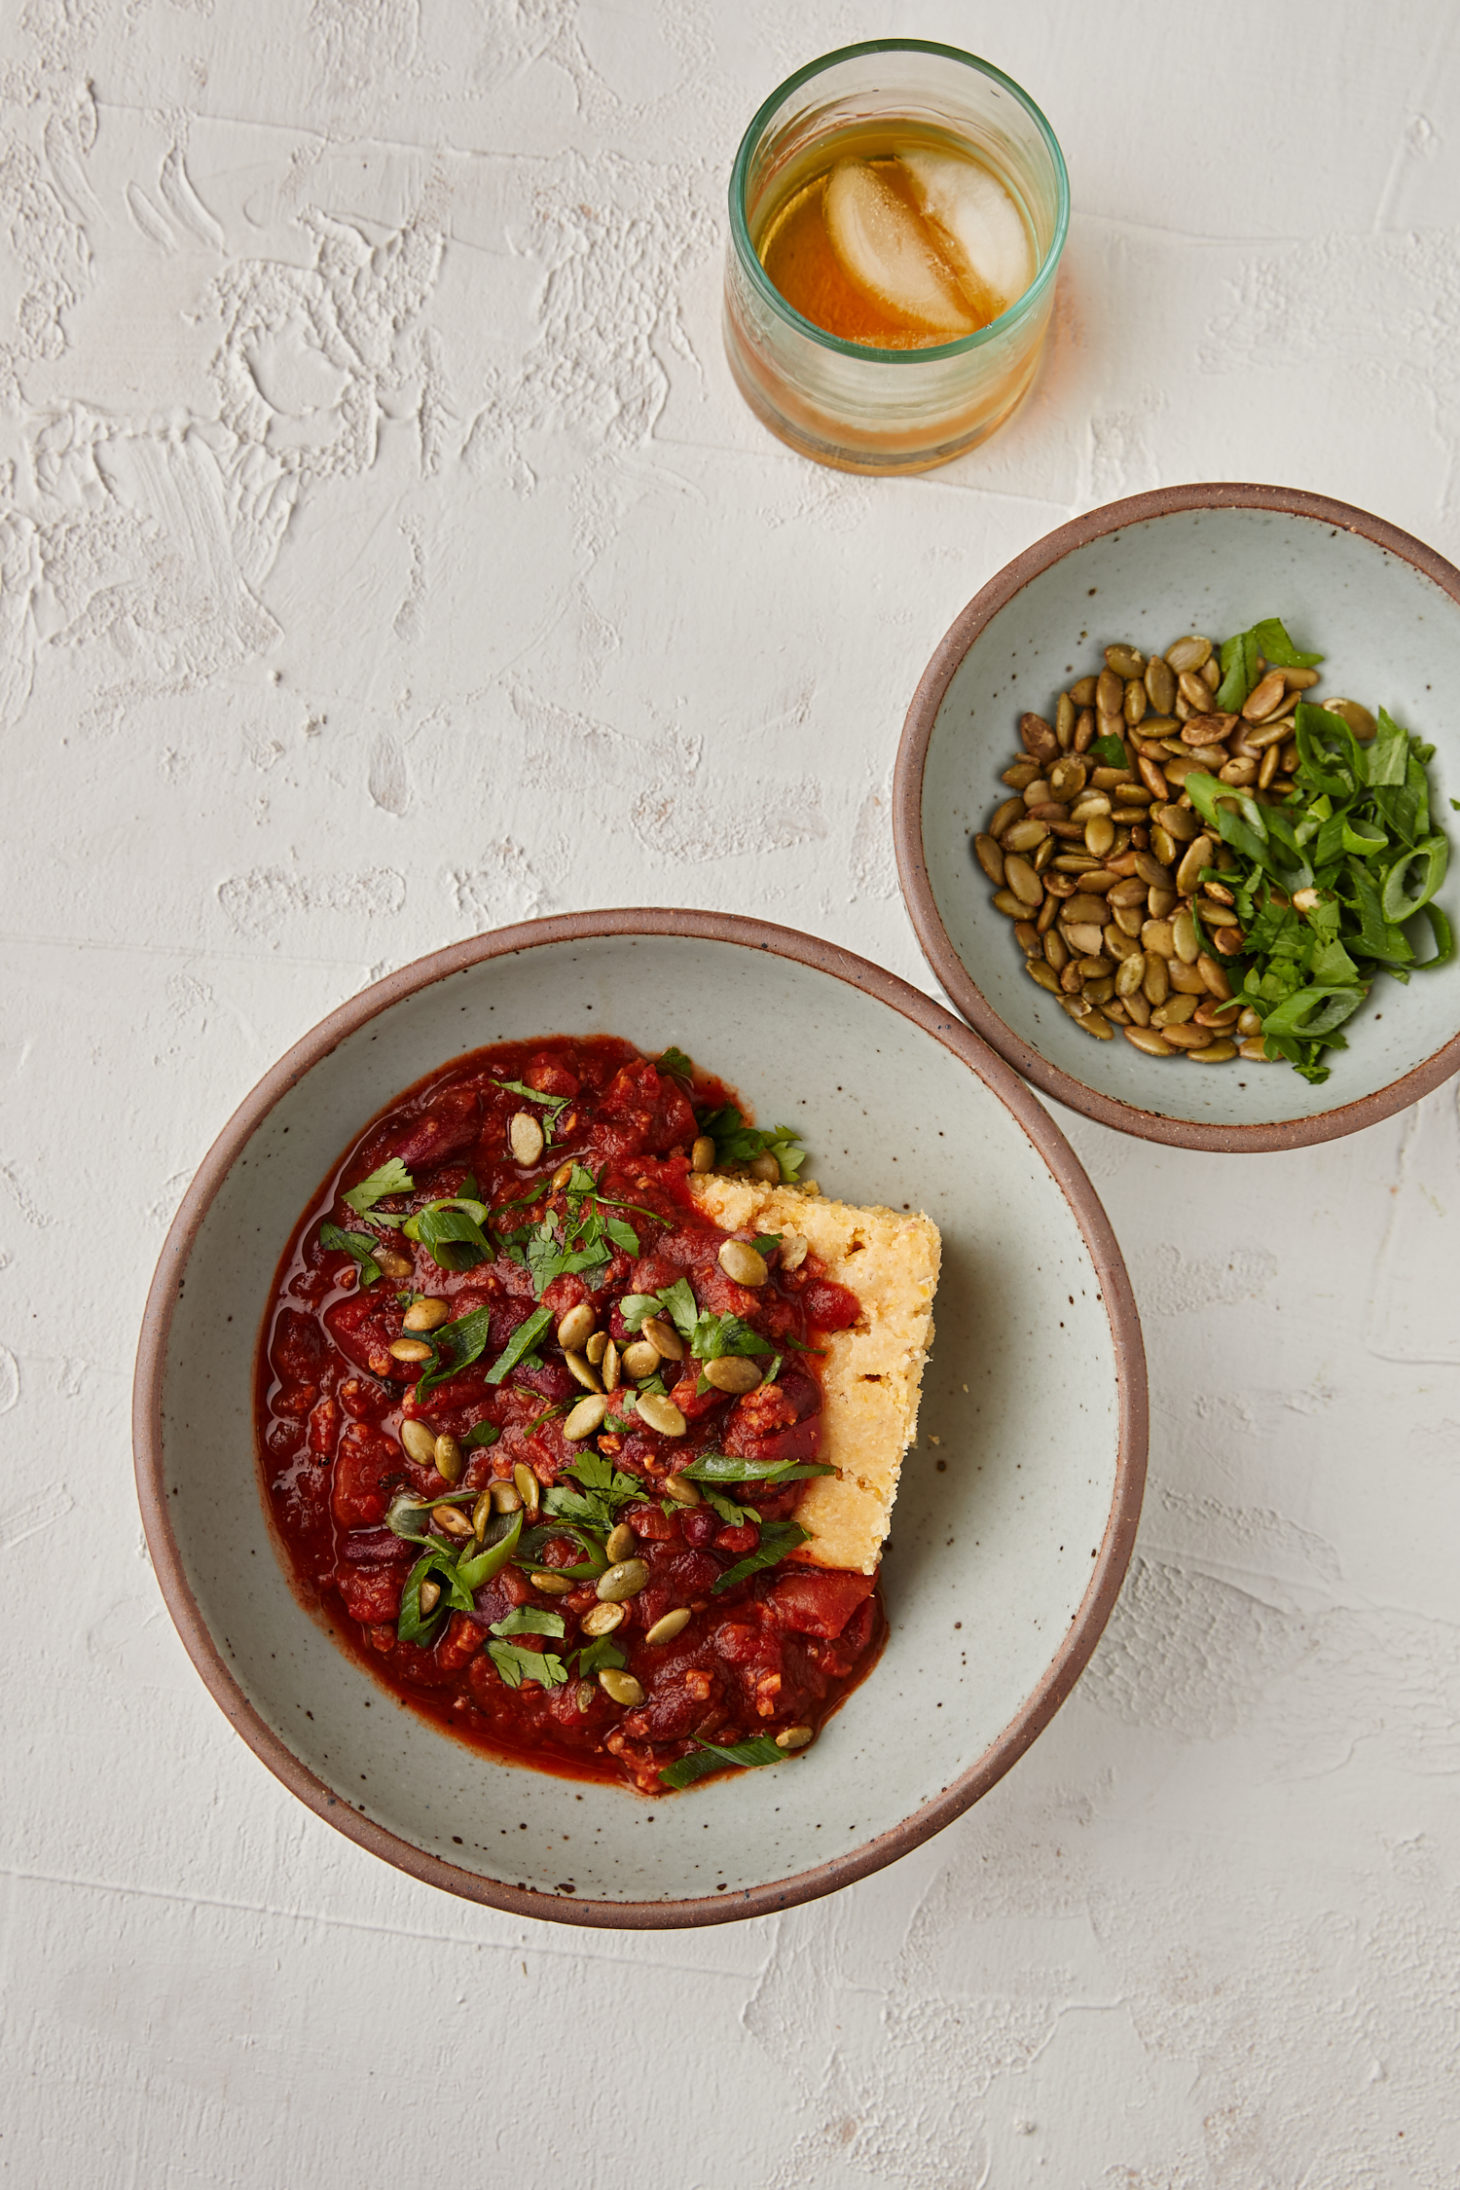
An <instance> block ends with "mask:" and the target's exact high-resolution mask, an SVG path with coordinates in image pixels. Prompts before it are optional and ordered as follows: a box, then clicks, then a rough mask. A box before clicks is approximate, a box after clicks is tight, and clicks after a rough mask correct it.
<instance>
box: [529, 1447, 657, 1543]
mask: <svg viewBox="0 0 1460 2190" xmlns="http://www.w3.org/2000/svg"><path fill="white" fill-rule="evenodd" d="M563 1472H564V1474H565V1475H572V1476H575V1477H576V1478H577V1480H578V1482H579V1483H581V1484H582V1486H583V1487H582V1489H581V1490H574V1489H572V1487H571V1486H570V1485H569V1484H567V1483H554V1484H553V1485H552V1486H551V1487H550V1488H549V1489H548V1490H545V1491H544V1492H543V1496H542V1505H543V1511H544V1512H545V1513H549V1514H551V1515H552V1516H553V1518H554V1519H555V1520H562V1521H572V1522H576V1524H577V1526H578V1527H579V1528H587V1529H593V1530H596V1531H597V1532H598V1533H599V1534H600V1535H606V1534H607V1533H608V1531H609V1530H610V1529H611V1528H612V1527H613V1526H614V1523H615V1521H616V1520H617V1517H618V1509H619V1507H620V1506H626V1505H628V1504H629V1503H630V1502H631V1500H633V1499H636V1498H642V1497H643V1496H644V1485H643V1484H642V1483H641V1482H640V1480H639V1478H638V1476H637V1475H624V1474H621V1473H620V1471H619V1470H618V1469H617V1468H616V1467H615V1466H614V1464H613V1462H612V1461H611V1460H609V1459H606V1458H605V1457H604V1456H603V1454H601V1453H597V1452H583V1453H579V1454H578V1456H577V1457H576V1459H573V1460H570V1461H569V1462H568V1465H567V1467H566V1468H565V1469H564V1471H563Z"/></svg>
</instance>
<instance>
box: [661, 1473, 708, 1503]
mask: <svg viewBox="0 0 1460 2190" xmlns="http://www.w3.org/2000/svg"><path fill="white" fill-rule="evenodd" d="M664 1491H665V1495H666V1497H669V1498H672V1499H673V1500H674V1503H675V1504H676V1505H677V1506H697V1505H698V1504H699V1503H700V1494H699V1490H698V1488H697V1486H696V1485H695V1484H693V1483H692V1482H691V1481H690V1479H689V1477H688V1476H687V1475H666V1476H665V1478H664Z"/></svg>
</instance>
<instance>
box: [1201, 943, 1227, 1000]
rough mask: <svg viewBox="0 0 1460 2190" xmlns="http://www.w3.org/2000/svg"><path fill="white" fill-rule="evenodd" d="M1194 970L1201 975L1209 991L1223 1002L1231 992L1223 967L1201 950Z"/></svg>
mask: <svg viewBox="0 0 1460 2190" xmlns="http://www.w3.org/2000/svg"><path fill="white" fill-rule="evenodd" d="M1196 970H1197V972H1198V973H1199V974H1200V975H1201V977H1202V980H1203V981H1204V982H1205V983H1206V986H1207V988H1208V990H1209V991H1210V993H1211V994H1212V995H1213V996H1216V997H1220V999H1221V1001H1222V1002H1223V1003H1224V1004H1225V1003H1226V1002H1227V1001H1228V999H1229V998H1230V996H1231V994H1232V984H1231V982H1230V981H1229V980H1228V979H1227V976H1226V974H1225V972H1224V971H1223V969H1222V968H1221V967H1220V966H1219V965H1218V964H1217V961H1216V960H1215V958H1211V957H1209V956H1208V955H1207V953H1206V952H1205V951H1203V952H1202V953H1201V955H1200V957H1199V958H1198V959H1197V962H1196Z"/></svg>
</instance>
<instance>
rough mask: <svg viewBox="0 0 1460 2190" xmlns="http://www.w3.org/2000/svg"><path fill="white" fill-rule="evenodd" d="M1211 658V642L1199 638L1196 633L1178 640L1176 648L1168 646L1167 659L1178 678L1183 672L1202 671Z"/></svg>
mask: <svg viewBox="0 0 1460 2190" xmlns="http://www.w3.org/2000/svg"><path fill="white" fill-rule="evenodd" d="M1211 658H1212V642H1211V640H1210V639H1203V638H1199V637H1198V636H1197V635H1196V634H1195V633H1194V632H1192V633H1189V634H1188V635H1187V637H1186V638H1184V639H1178V640H1177V642H1176V644H1175V645H1174V646H1168V647H1167V649H1166V659H1167V661H1168V662H1169V663H1170V664H1171V667H1172V668H1173V669H1174V670H1175V672H1176V674H1177V676H1178V677H1179V676H1180V675H1181V673H1182V671H1183V670H1186V669H1193V670H1194V669H1200V668H1201V667H1202V666H1203V664H1204V663H1206V662H1209V661H1210V660H1211Z"/></svg>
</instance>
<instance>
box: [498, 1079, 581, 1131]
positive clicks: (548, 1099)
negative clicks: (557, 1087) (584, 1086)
mask: <svg viewBox="0 0 1460 2190" xmlns="http://www.w3.org/2000/svg"><path fill="white" fill-rule="evenodd" d="M492 1085H493V1087H502V1088H505V1089H506V1090H507V1093H508V1094H509V1095H523V1096H525V1097H526V1099H527V1100H528V1102H530V1103H541V1104H542V1107H543V1109H544V1110H545V1111H546V1112H547V1116H546V1117H545V1118H544V1119H543V1121H542V1137H543V1141H544V1143H545V1144H546V1146H547V1147H549V1148H551V1147H552V1145H553V1133H554V1130H555V1129H556V1126H557V1122H558V1112H559V1111H560V1110H562V1109H563V1108H564V1107H565V1106H566V1105H567V1104H568V1103H570V1102H572V1101H573V1099H574V1098H573V1097H572V1096H571V1095H544V1094H543V1092H542V1089H541V1088H539V1087H529V1086H528V1084H527V1082H526V1081H525V1080H493V1082H492Z"/></svg>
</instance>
